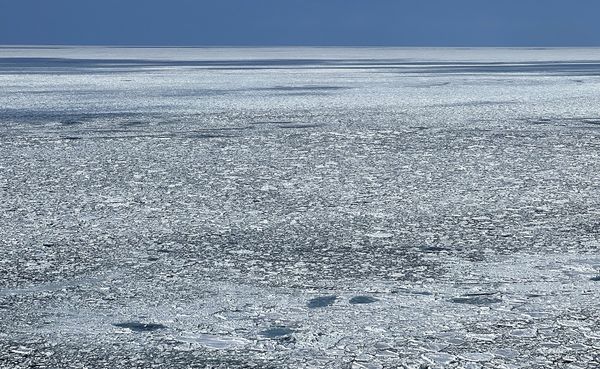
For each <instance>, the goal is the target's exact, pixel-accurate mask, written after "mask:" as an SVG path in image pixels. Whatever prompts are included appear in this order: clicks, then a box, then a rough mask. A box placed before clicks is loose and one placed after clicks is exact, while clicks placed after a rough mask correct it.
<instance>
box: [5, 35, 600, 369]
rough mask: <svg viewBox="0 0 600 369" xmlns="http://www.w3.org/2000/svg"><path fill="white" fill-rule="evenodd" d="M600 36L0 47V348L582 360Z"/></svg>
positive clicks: (594, 293) (12, 353)
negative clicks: (543, 42)
mask: <svg viewBox="0 0 600 369" xmlns="http://www.w3.org/2000/svg"><path fill="white" fill-rule="evenodd" d="M599 107H600V49H573V48H562V49H548V48H534V49H511V48H501V49H469V48H454V49H452V48H446V49H424V48H179V49H178V48H107V47H105V48H99V47H60V46H56V47H25V46H11V47H8V46H7V47H3V48H0V224H2V226H1V227H0V275H2V278H1V279H0V367H11V368H12V367H16V368H18V367H31V366H36V365H37V366H46V367H72V366H80V367H82V366H87V367H107V368H108V367H111V368H112V367H144V368H146V367H169V368H174V367H175V368H176V367H181V368H188V367H219V366H221V367H252V366H254V367H290V368H302V367H327V368H349V367H350V368H381V367H390V368H393V367H407V368H418V367H419V366H421V367H432V368H435V367H469V368H479V367H488V368H518V367H527V368H532V367H533V368H547V367H556V368H568V367H572V368H586V367H589V368H593V367H597V366H598V365H600V363H599V361H598V360H599V355H600V344H598V339H599V338H600V331H599V323H600V318H599V317H598V312H597V306H598V302H599V293H598V283H600V257H599V256H598V248H599V247H600V242H599V241H600V233H599V232H600V220H599V219H600V210H599V209H600V206H599V205H600V188H599V186H598V184H599V183H600V157H599V156H600V108H599Z"/></svg>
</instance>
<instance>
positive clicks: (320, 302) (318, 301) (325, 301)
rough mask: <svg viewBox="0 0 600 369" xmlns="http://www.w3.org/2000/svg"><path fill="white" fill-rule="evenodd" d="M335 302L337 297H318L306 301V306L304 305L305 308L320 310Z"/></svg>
mask: <svg viewBox="0 0 600 369" xmlns="http://www.w3.org/2000/svg"><path fill="white" fill-rule="evenodd" d="M335 300H337V296H335V295H331V296H319V297H315V298H314V299H310V300H309V301H308V304H306V306H308V308H309V309H316V308H322V307H326V306H331V305H333V303H334V302H335Z"/></svg>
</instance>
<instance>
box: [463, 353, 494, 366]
mask: <svg viewBox="0 0 600 369" xmlns="http://www.w3.org/2000/svg"><path fill="white" fill-rule="evenodd" d="M460 358H461V359H463V360H465V361H471V362H475V363H483V362H487V361H492V360H494V354H491V353H489V352H470V353H465V354H462V355H460Z"/></svg>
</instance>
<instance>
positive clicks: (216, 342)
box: [177, 333, 250, 350]
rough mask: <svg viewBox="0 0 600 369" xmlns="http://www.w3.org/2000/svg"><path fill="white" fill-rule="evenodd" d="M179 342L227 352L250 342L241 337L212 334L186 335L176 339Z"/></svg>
mask: <svg viewBox="0 0 600 369" xmlns="http://www.w3.org/2000/svg"><path fill="white" fill-rule="evenodd" d="M177 340H178V341H180V342H185V343H190V344H194V345H200V346H204V347H206V348H209V349H215V350H229V349H236V348H241V347H244V346H246V345H247V344H248V343H250V341H248V340H246V339H244V338H241V337H226V336H215V335H212V334H202V333H201V334H186V335H183V336H181V337H179V338H177Z"/></svg>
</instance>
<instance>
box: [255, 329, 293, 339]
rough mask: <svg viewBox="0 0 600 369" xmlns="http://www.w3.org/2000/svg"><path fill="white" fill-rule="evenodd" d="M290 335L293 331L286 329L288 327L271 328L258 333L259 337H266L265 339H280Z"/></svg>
mask: <svg viewBox="0 0 600 369" xmlns="http://www.w3.org/2000/svg"><path fill="white" fill-rule="evenodd" d="M292 333H294V330H293V329H291V328H288V327H273V328H269V329H266V330H264V331H261V332H260V333H259V335H261V336H263V337H266V338H282V337H287V336H289V335H291V334H292Z"/></svg>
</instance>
